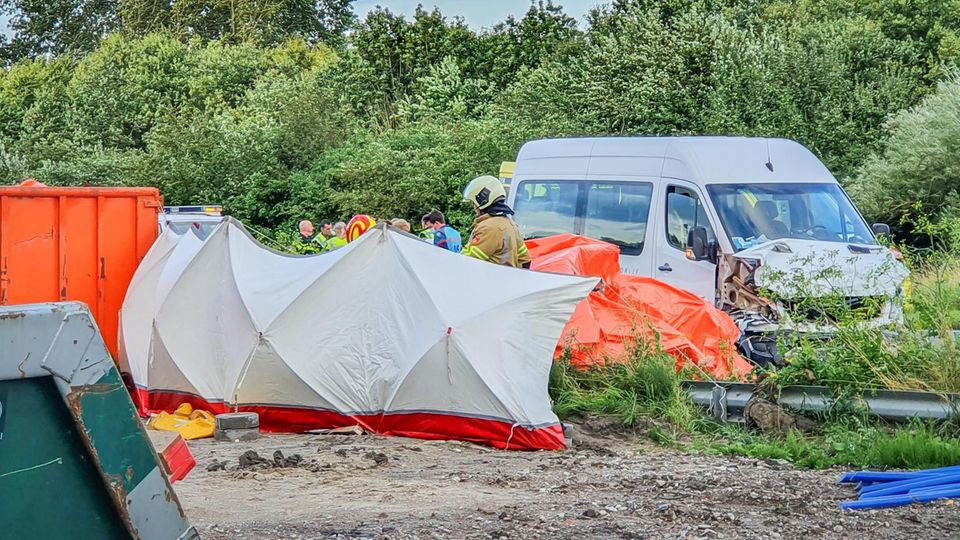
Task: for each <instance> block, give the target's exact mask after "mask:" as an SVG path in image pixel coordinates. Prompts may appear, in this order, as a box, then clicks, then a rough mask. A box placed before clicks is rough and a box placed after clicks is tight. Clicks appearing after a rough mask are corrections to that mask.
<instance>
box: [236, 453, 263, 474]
mask: <svg viewBox="0 0 960 540" xmlns="http://www.w3.org/2000/svg"><path fill="white" fill-rule="evenodd" d="M237 461H238V462H239V465H240V468H241V469H249V468H251V467H256V466H258V465H264V464H266V463H267V460H266V459H264V458H262V457H260V455H259V454H257V453H256V452H255V451H254V450H247V451H246V452H244V453H242V454H240V458H239V459H238V460H237Z"/></svg>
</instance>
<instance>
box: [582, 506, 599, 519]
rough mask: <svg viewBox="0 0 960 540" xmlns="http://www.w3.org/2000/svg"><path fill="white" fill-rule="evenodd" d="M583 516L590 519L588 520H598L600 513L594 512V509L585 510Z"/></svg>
mask: <svg viewBox="0 0 960 540" xmlns="http://www.w3.org/2000/svg"><path fill="white" fill-rule="evenodd" d="M583 516H584V517H588V518H598V517H600V512H597V511H596V510H594V509H593V508H588V509H586V510H584V512H583Z"/></svg>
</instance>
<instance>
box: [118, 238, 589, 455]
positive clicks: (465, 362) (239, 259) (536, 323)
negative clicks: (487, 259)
mask: <svg viewBox="0 0 960 540" xmlns="http://www.w3.org/2000/svg"><path fill="white" fill-rule="evenodd" d="M596 282H597V280H596V279H594V278H582V277H572V276H564V275H555V274H547V273H540V272H530V271H523V270H516V269H513V268H507V267H501V266H496V265H492V264H489V263H484V262H480V261H476V260H473V259H470V258H467V257H462V256H459V255H456V254H454V253H451V252H449V251H446V250H442V249H437V248H436V247H434V246H432V245H430V244H427V243H424V242H422V241H420V240H418V239H416V238H415V237H413V236H410V235H407V234H404V233H401V232H399V231H397V230H395V229H392V228H388V227H386V226H380V227H377V228H376V229H373V230H371V231H369V232H367V233H366V234H364V235H363V236H361V237H360V238H359V239H358V240H356V241H355V242H352V243H350V244H349V245H347V246H346V247H344V248H341V249H339V250H336V251H333V252H330V253H325V254H321V255H315V256H292V255H287V254H281V253H278V252H274V251H271V250H269V249H267V248H265V247H263V246H262V245H260V244H259V243H257V242H256V241H255V240H254V239H253V238H252V237H250V235H249V234H248V233H247V232H246V230H245V229H244V228H243V227H242V225H240V224H239V222H236V221H234V220H231V219H226V220H225V221H224V222H223V223H222V224H221V225H220V226H219V227H218V228H217V229H216V230H215V231H214V232H213V233H212V234H210V236H209V237H208V238H207V239H206V240H205V241H201V240H199V239H198V238H197V237H196V236H195V235H193V233H192V232H188V233H185V234H184V235H177V234H176V233H174V232H173V231H170V230H168V231H167V232H165V233H164V234H163V235H162V236H161V238H160V239H159V240H158V242H157V243H156V244H155V245H154V247H153V249H152V250H151V251H150V252H149V253H148V254H147V256H146V257H145V259H144V261H143V263H142V264H141V266H140V268H139V269H138V271H137V273H136V275H135V276H134V279H133V282H132V283H131V286H130V289H129V292H128V293H127V298H126V300H125V302H124V306H123V310H122V311H121V329H122V340H121V359H122V360H121V361H122V365H123V367H124V369H125V370H126V371H128V372H129V373H130V376H131V378H132V379H133V382H134V384H135V385H136V388H137V390H136V393H137V397H138V399H139V404H140V408H141V412H143V413H146V412H149V411H152V410H172V409H174V408H175V407H176V406H177V405H178V404H179V403H181V402H184V401H186V402H190V403H192V404H193V405H194V406H195V407H203V408H207V409H211V410H214V411H215V412H221V411H226V410H234V408H236V409H239V410H252V411H256V412H259V413H260V415H261V426H263V428H264V429H268V430H275V431H303V430H309V429H318V428H329V427H340V426H347V425H354V424H359V425H361V426H363V427H364V428H365V429H367V430H369V431H373V432H378V433H385V434H400V435H411V436H420V437H427V438H455V439H464V440H471V441H476V442H483V443H487V444H491V445H494V446H498V447H510V448H531V449H532V448H560V447H562V446H563V435H562V430H561V429H560V426H559V423H558V421H557V418H556V417H555V416H554V414H553V412H552V411H551V409H550V401H549V398H548V396H547V380H548V376H549V370H550V364H551V359H552V355H553V350H554V348H555V346H556V344H557V342H558V340H559V338H560V334H561V331H562V329H563V327H564V324H565V323H566V322H567V320H568V319H569V317H570V315H571V314H572V313H573V310H574V308H575V307H576V305H577V304H578V302H580V300H582V299H583V298H584V297H585V296H586V295H587V294H588V293H589V291H590V290H591V289H592V288H593V287H594V285H595V284H596Z"/></svg>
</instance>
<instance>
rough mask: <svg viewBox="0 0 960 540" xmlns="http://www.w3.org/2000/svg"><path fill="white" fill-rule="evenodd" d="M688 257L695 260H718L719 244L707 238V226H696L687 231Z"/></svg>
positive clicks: (713, 261)
mask: <svg viewBox="0 0 960 540" xmlns="http://www.w3.org/2000/svg"><path fill="white" fill-rule="evenodd" d="M686 255H687V258H688V259H691V260H694V261H710V262H712V263H714V264H716V262H717V246H716V244H714V243H713V242H711V241H709V240H708V239H707V229H706V228H705V227H694V228H692V229H690V232H689V233H687V249H686Z"/></svg>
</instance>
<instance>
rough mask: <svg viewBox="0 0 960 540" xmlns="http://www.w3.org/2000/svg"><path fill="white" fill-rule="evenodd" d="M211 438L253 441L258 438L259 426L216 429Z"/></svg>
mask: <svg viewBox="0 0 960 540" xmlns="http://www.w3.org/2000/svg"><path fill="white" fill-rule="evenodd" d="M213 438H214V440H217V441H233V442H237V441H253V440H256V439H259V438H260V428H247V429H216V430H214V432H213Z"/></svg>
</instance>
